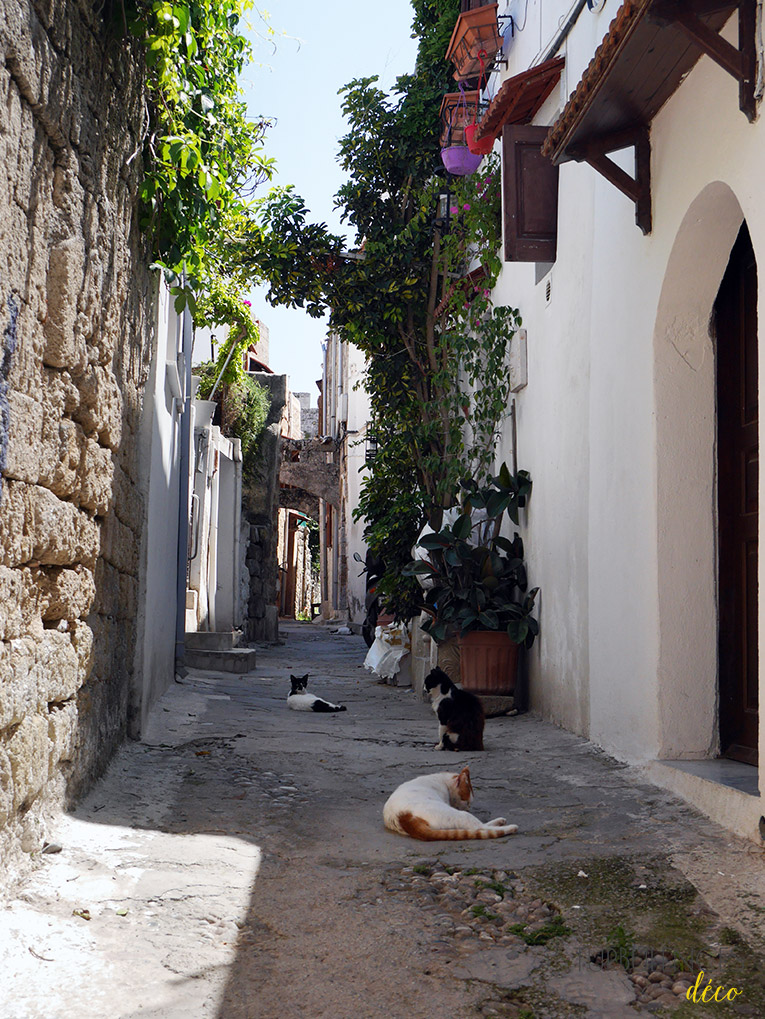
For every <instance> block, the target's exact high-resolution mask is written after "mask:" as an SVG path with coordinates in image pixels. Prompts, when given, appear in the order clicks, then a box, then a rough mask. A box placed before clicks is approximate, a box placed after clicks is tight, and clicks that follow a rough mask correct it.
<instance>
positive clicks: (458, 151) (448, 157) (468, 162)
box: [441, 145, 483, 177]
mask: <svg viewBox="0 0 765 1019" xmlns="http://www.w3.org/2000/svg"><path fill="white" fill-rule="evenodd" d="M482 159H483V156H480V155H476V154H475V153H473V152H471V151H470V149H469V148H468V147H467V145H449V146H447V148H445V149H441V161H442V162H443V164H444V166H445V167H446V169H447V170H448V171H449V173H453V174H454V175H455V177H469V176H470V174H471V173H475V171H476V170H477V169H478V167H479V166H480V165H481V160H482Z"/></svg>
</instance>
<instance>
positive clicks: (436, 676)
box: [425, 668, 484, 750]
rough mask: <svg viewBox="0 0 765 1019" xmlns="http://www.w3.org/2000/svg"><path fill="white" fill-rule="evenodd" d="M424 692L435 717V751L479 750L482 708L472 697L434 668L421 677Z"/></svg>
mask: <svg viewBox="0 0 765 1019" xmlns="http://www.w3.org/2000/svg"><path fill="white" fill-rule="evenodd" d="M425 689H426V690H427V691H428V693H429V694H430V700H431V702H432V704H433V711H434V712H435V714H436V715H437V716H438V743H436V750H483V725H484V714H483V706H482V704H481V702H480V701H479V699H478V698H477V697H476V695H475V694H474V693H470V691H469V690H462V689H460V687H458V686H457V685H456V683H453V682H452V681H451V679H449V677H448V676H447V675H446V673H445V672H444V670H443V669H438V668H436V669H433V671H432V672H431V673H430V674H429V675H428V676H426V677H425Z"/></svg>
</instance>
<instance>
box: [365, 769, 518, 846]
mask: <svg viewBox="0 0 765 1019" xmlns="http://www.w3.org/2000/svg"><path fill="white" fill-rule="evenodd" d="M472 796H473V786H472V784H471V782H470V771H469V770H468V769H467V768H463V769H462V771H460V772H459V773H455V772H449V771H439V772H437V773H436V774H434V775H420V776H418V777H417V778H412V779H410V780H409V781H408V782H404V784H403V785H400V786H399V787H398V789H396V790H395V791H394V792H393V793H392V795H391V796H390V797H389V798H388V802H387V803H386V804H385V806H384V807H383V821H384V822H385V827H386V828H388V829H389V830H390V831H395V832H398V833H399V834H400V835H409V836H411V837H412V838H413V839H422V840H423V841H424V842H435V841H438V840H440V839H499V838H502V836H503V835H512V834H513V833H514V832H516V831H518V825H517V824H507V823H506V821H505V819H504V817H495V818H494V820H493V821H486V822H485V823H484V822H483V821H479V819H478V818H477V817H474V816H473V814H469V813H468V812H467V810H468V807H469V806H470V800H471V798H472Z"/></svg>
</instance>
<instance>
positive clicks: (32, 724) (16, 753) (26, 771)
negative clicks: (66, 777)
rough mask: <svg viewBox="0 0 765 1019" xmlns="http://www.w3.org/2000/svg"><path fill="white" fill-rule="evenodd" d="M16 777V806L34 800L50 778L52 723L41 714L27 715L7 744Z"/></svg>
mask: <svg viewBox="0 0 765 1019" xmlns="http://www.w3.org/2000/svg"><path fill="white" fill-rule="evenodd" d="M6 746H7V750H8V757H9V758H10V764H11V778H12V780H13V806H14V809H16V810H18V809H19V808H20V807H23V806H25V805H27V804H29V803H31V802H32V801H33V800H34V799H35V798H36V797H37V796H38V795H39V793H40V790H41V789H42V787H43V786H44V785H45V782H46V780H47V778H48V726H47V722H46V720H45V719H44V718H42V717H41V716H39V715H29V716H27V717H26V718H25V719H24V720H23V721H22V722H21V724H20V725H19V727H18V729H16V731H15V732H14V733H13V735H12V736H11V738H10V739H9V740H8V743H7V744H6Z"/></svg>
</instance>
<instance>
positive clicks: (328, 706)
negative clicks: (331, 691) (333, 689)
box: [311, 700, 348, 711]
mask: <svg viewBox="0 0 765 1019" xmlns="http://www.w3.org/2000/svg"><path fill="white" fill-rule="evenodd" d="M311 710H312V711H347V710H348V709H347V708H346V706H345V705H344V704H332V703H330V701H323V700H316V701H314V702H313V704H312V705H311Z"/></svg>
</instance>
